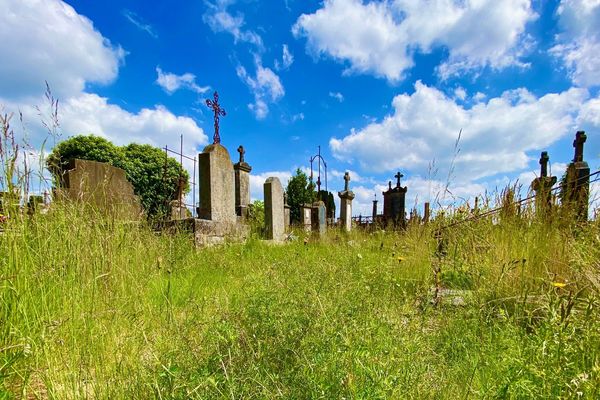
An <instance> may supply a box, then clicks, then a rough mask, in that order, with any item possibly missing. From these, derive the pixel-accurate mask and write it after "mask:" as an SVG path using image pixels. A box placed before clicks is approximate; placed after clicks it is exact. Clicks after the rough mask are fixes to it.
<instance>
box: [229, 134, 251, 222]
mask: <svg viewBox="0 0 600 400" xmlns="http://www.w3.org/2000/svg"><path fill="white" fill-rule="evenodd" d="M237 151H238V153H240V160H239V161H238V162H237V163H235V164H233V171H234V172H235V213H236V215H238V216H240V217H242V218H244V219H245V218H246V217H247V214H248V204H250V171H252V167H251V166H250V165H249V164H248V163H247V162H246V161H245V160H244V154H246V150H244V147H243V146H241V145H240V147H238V149H237Z"/></svg>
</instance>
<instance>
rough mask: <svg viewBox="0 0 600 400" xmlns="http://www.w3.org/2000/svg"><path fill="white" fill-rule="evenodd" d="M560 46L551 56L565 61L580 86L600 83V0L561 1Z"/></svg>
mask: <svg viewBox="0 0 600 400" xmlns="http://www.w3.org/2000/svg"><path fill="white" fill-rule="evenodd" d="M557 14H558V18H559V21H558V23H559V27H560V28H561V29H562V31H561V32H560V33H559V34H558V35H557V44H556V45H555V46H554V47H553V48H552V49H551V50H550V52H551V54H553V55H554V56H556V57H559V58H560V59H562V61H563V63H564V65H565V66H566V68H567V70H568V71H569V76H570V77H571V79H572V80H573V82H574V83H575V84H577V85H580V86H584V87H589V86H597V85H599V84H600V58H599V57H598V54H600V1H598V0H562V1H561V3H560V5H559V7H558V8H557Z"/></svg>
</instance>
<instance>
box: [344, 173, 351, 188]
mask: <svg viewBox="0 0 600 400" xmlns="http://www.w3.org/2000/svg"><path fill="white" fill-rule="evenodd" d="M344 182H345V184H344V190H345V191H348V183H349V182H350V174H349V173H348V171H346V173H345V174H344Z"/></svg>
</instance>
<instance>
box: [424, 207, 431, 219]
mask: <svg viewBox="0 0 600 400" xmlns="http://www.w3.org/2000/svg"><path fill="white" fill-rule="evenodd" d="M430 212H431V211H430V210H429V202H427V203H425V210H424V212H423V222H425V223H427V222H429V217H430V215H431V214H430Z"/></svg>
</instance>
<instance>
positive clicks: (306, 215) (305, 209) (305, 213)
mask: <svg viewBox="0 0 600 400" xmlns="http://www.w3.org/2000/svg"><path fill="white" fill-rule="evenodd" d="M300 211H301V212H302V226H303V227H304V230H305V231H306V232H310V230H311V229H312V207H311V206H310V205H308V204H303V205H302V206H301V207H300Z"/></svg>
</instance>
